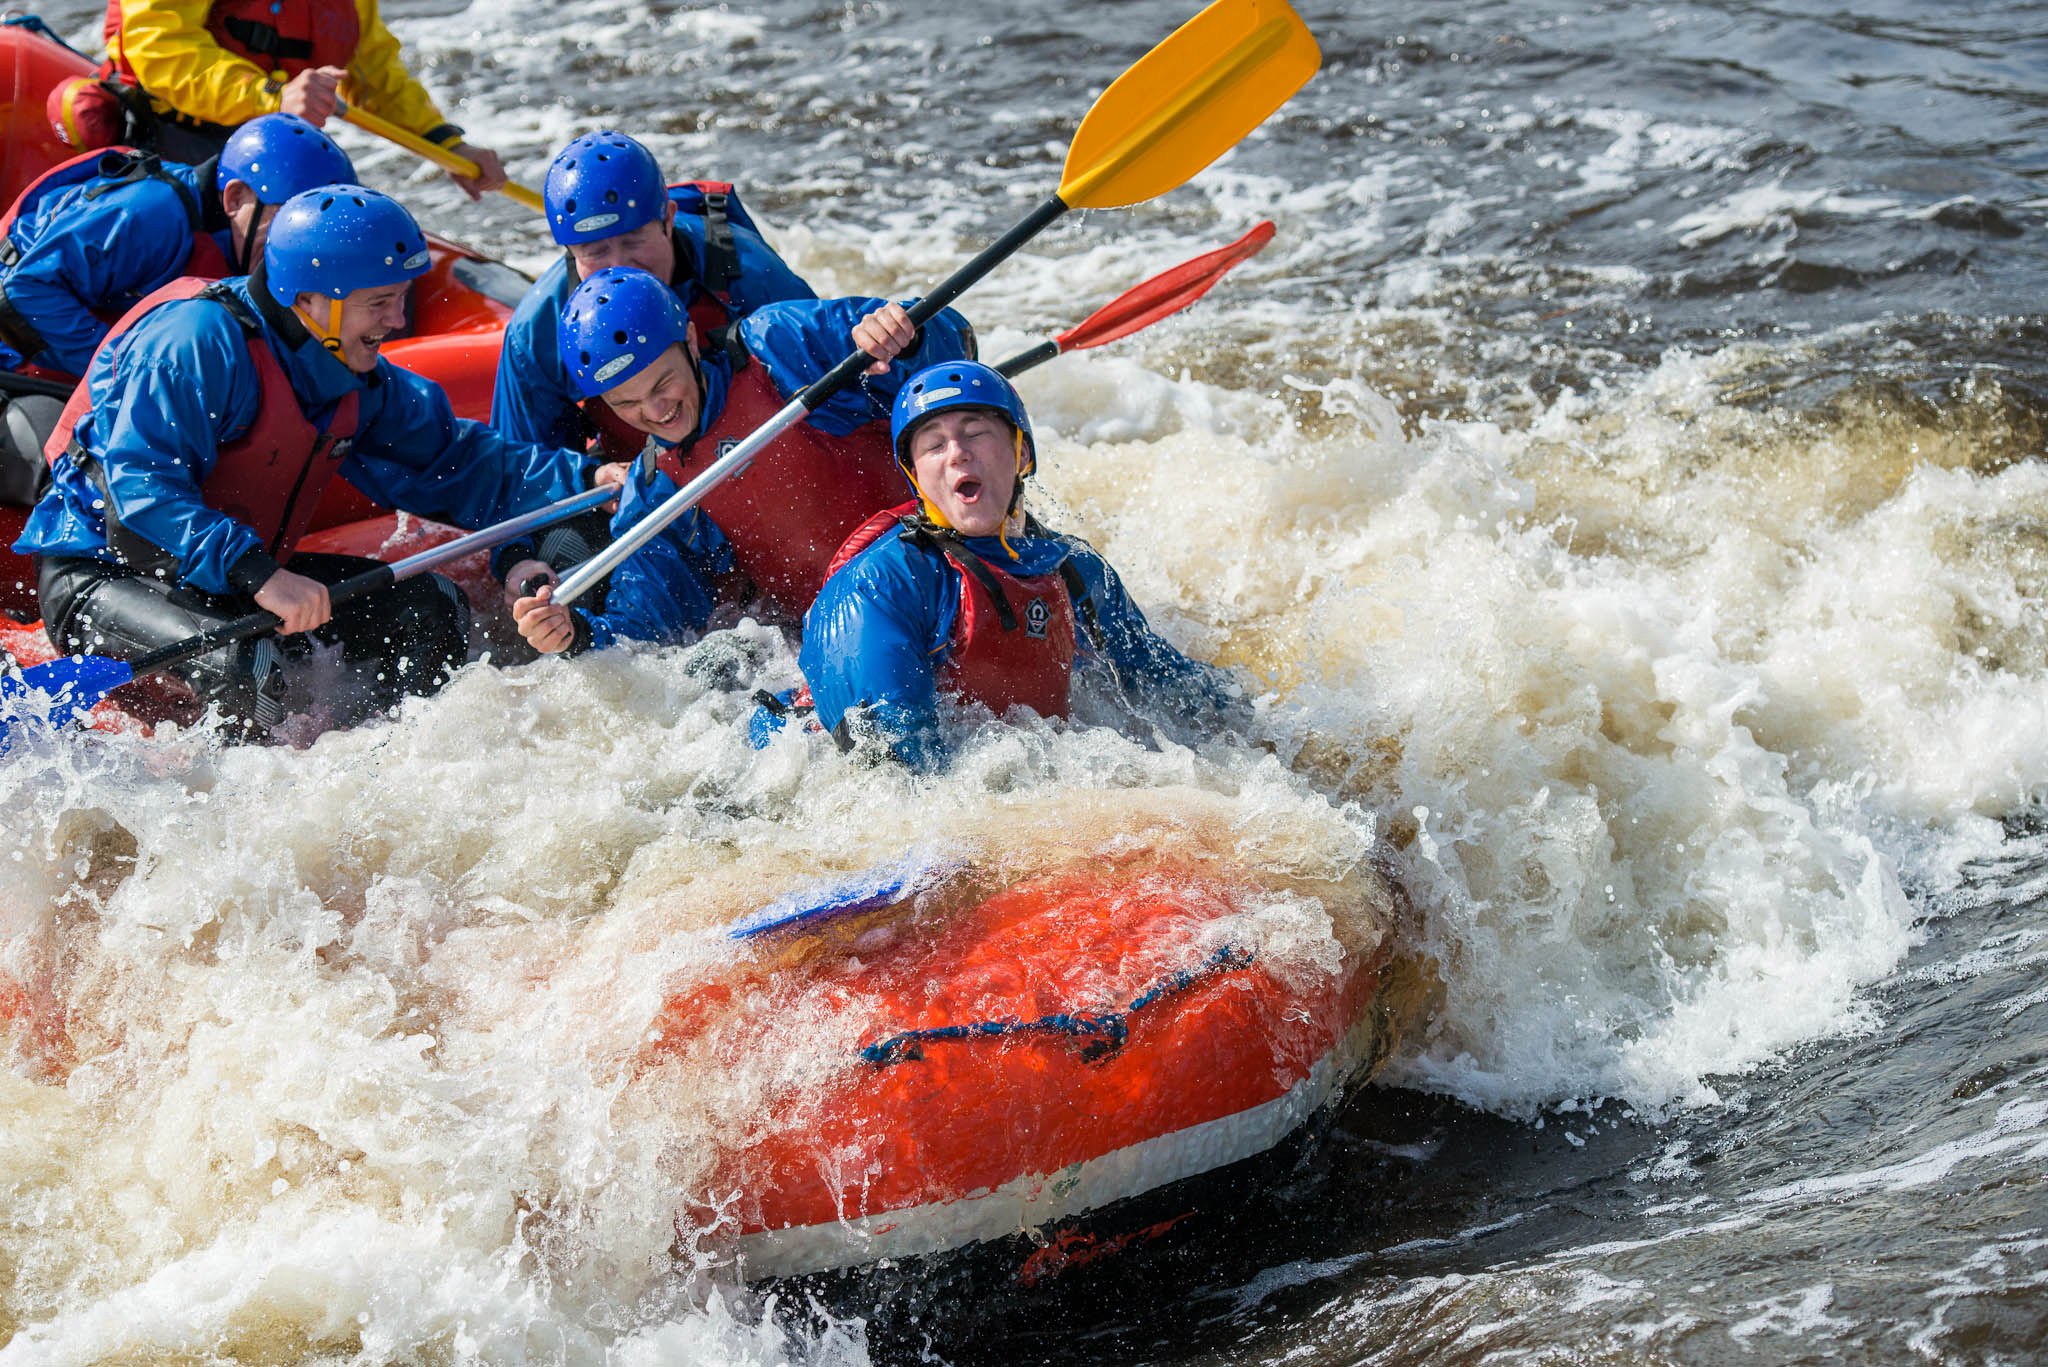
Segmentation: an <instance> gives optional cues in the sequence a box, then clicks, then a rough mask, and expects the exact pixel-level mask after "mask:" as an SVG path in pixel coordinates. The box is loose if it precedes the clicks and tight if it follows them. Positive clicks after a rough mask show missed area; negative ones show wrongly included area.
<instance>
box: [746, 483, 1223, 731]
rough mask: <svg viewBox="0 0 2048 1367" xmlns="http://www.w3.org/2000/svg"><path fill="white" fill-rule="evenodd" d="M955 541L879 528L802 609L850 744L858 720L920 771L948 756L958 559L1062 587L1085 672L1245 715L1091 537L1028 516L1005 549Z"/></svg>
mask: <svg viewBox="0 0 2048 1367" xmlns="http://www.w3.org/2000/svg"><path fill="white" fill-rule="evenodd" d="M954 547H955V550H954V553H953V554H946V553H942V551H941V550H940V548H939V547H938V546H937V545H935V544H934V543H933V542H931V541H927V540H919V539H917V538H915V537H914V536H911V537H906V536H902V535H897V534H893V533H892V534H885V535H881V536H879V537H877V538H876V539H875V540H874V541H872V542H871V543H870V544H869V545H867V546H866V548H865V549H863V550H860V551H859V552H858V553H857V554H855V555H854V556H853V558H852V559H850V560H848V561H847V562H846V563H845V564H844V565H843V566H842V567H841V568H840V569H839V571H838V572H837V573H835V574H834V575H832V577H831V578H829V579H827V580H826V581H825V587H824V588H823V589H822V590H821V591H820V592H819V594H818V598H817V601H816V602H814V603H813V604H812V605H811V610H810V612H808V613H807V614H806V615H805V617H804V638H803V646H802V649H801V651H800V653H799V655H798V664H799V666H800V667H801V668H802V670H803V675H804V680H805V682H806V684H807V685H808V687H809V691H810V696H811V702H812V704H813V705H814V706H815V707H816V709H817V719H818V723H819V725H820V726H822V727H823V728H824V729H825V730H827V731H830V732H832V733H833V734H834V735H835V736H836V737H839V738H840V739H841V741H842V743H848V744H850V743H851V739H852V737H851V735H850V732H851V730H852V729H853V728H854V727H856V726H858V727H860V728H863V729H871V730H872V731H874V732H875V733H877V734H879V736H880V737H881V738H882V739H883V740H884V741H885V742H886V743H887V744H888V746H889V748H890V750H891V752H892V753H894V755H895V756H896V757H897V758H898V759H900V760H902V761H903V762H904V763H906V764H908V765H910V766H911V767H913V768H915V769H919V770H930V769H933V768H936V767H938V766H940V765H941V764H943V762H944V761H945V758H946V749H945V744H944V741H943V739H942V737H941V735H940V731H939V684H940V678H941V675H942V673H943V672H944V671H945V670H946V668H947V666H948V664H949V663H951V660H950V657H951V655H952V653H953V652H954V650H955V649H956V648H958V647H959V645H960V643H961V635H960V632H959V631H958V630H957V628H958V627H959V625H960V622H959V618H960V615H961V612H962V605H963V603H966V602H967V601H968V599H969V597H970V594H969V586H968V585H967V584H966V582H965V576H964V575H963V573H962V564H961V563H956V556H957V555H971V556H973V557H974V558H976V559H978V560H980V561H982V562H984V563H985V564H986V565H988V566H991V567H999V568H1000V570H1001V573H1002V576H1003V577H1004V578H1005V579H1006V580H1013V581H1040V582H1050V583H1052V584H1056V585H1061V586H1063V587H1064V596H1065V598H1066V599H1067V608H1068V610H1070V612H1071V617H1070V620H1071V621H1073V622H1074V623H1075V624H1077V626H1078V628H1079V629H1078V630H1075V631H1074V633H1073V640H1074V645H1075V648H1076V656H1075V659H1074V666H1075V668H1076V670H1077V672H1078V670H1081V669H1091V670H1104V671H1106V672H1107V673H1108V675H1109V677H1110V678H1111V679H1112V680H1113V681H1114V683H1115V685H1116V686H1117V687H1118V688H1119V689H1120V690H1121V692H1122V693H1123V694H1124V696H1125V697H1127V698H1129V699H1130V700H1131V701H1133V702H1136V703H1143V704H1147V705H1150V706H1154V707H1158V708H1162V709H1165V710H1167V711H1169V712H1173V713H1178V714H1179V715H1180V716H1182V717H1183V718H1185V719H1186V720H1189V721H1192V722H1196V723H1204V722H1206V723H1209V724H1229V723H1231V722H1234V721H1236V720H1237V719H1238V718H1239V716H1240V715H1241V713H1242V709H1243V706H1244V705H1243V703H1242V701H1241V698H1240V695H1239V693H1238V690H1237V688H1236V687H1235V686H1234V685H1233V684H1232V683H1231V682H1230V680H1229V678H1228V676H1227V675H1225V674H1224V673H1223V672H1222V671H1221V670H1218V669H1216V668H1214V667H1213V666H1210V665H1205V664H1202V663H1199V662H1198V661H1195V660H1191V659H1189V658H1188V657H1187V656H1185V655H1183V654H1181V653H1180V652H1179V651H1178V650H1175V649H1174V648H1173V647H1172V646H1171V645H1169V644H1167V642H1166V641H1165V640H1163V639H1162V638H1161V637H1160V636H1159V635H1158V634H1157V633H1156V632H1154V631H1153V630H1152V628H1151V625H1150V624H1149V623H1147V622H1146V620H1145V614H1144V613H1143V612H1141V611H1140V610H1139V609H1138V605H1137V604H1136V603H1133V602H1132V601H1131V598H1130V595H1129V594H1128V593H1126V592H1125V591H1124V586H1123V582H1122V581H1121V580H1120V579H1118V578H1117V574H1116V571H1115V570H1113V569H1111V568H1110V566H1109V563H1108V562H1107V561H1105V560H1104V559H1103V558H1102V556H1101V555H1100V554H1098V553H1097V552H1096V551H1095V549H1094V548H1093V547H1092V546H1090V545H1088V543H1087V542H1085V541H1082V540H1081V539H1079V538H1078V537H1071V536H1059V535H1055V534H1052V533H1049V532H1047V531H1045V530H1044V529H1043V528H1041V527H1039V526H1037V525H1036V524H1035V523H1027V526H1026V530H1025V533H1024V534H1023V535H1022V536H1016V537H1011V538H1010V539H1009V543H1008V549H1007V550H1006V549H1005V546H1004V542H1003V541H1002V540H1001V539H1000V538H997V537H993V536H989V537H967V538H955V539H954ZM1011 552H1014V555H1012V554H1011ZM968 568H969V569H970V570H972V569H973V568H974V567H973V566H972V565H971V564H970V565H968ZM1026 630H1027V631H1028V630H1029V628H1028V627H1027V628H1026ZM1040 630H1041V632H1042V630H1043V628H1042V627H1041V628H1040ZM1019 639H1021V634H1020V637H1019ZM773 729H776V723H774V722H772V721H770V722H765V723H764V722H763V720H762V719H761V718H760V717H757V718H756V725H755V727H754V731H755V738H756V740H757V741H761V740H764V739H765V737H766V734H767V733H768V732H770V731H772V730H773Z"/></svg>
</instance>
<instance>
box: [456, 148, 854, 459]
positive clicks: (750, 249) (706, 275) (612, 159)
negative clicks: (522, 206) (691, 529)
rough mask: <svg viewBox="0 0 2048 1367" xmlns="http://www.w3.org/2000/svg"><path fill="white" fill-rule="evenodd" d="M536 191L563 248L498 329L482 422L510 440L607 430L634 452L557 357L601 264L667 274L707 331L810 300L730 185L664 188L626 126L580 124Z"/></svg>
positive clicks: (616, 445) (554, 439)
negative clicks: (574, 308) (566, 316)
mask: <svg viewBox="0 0 2048 1367" xmlns="http://www.w3.org/2000/svg"><path fill="white" fill-rule="evenodd" d="M541 197H542V199H543V201H544V202H545V206H546V210H547V220H548V231H549V232H550V233H552V234H553V235H554V239H555V242H556V243H557V244H558V245H560V246H561V247H562V248H563V257H562V259H561V260H560V261H557V262H556V263H555V264H554V265H553V266H551V267H549V268H548V270H547V271H546V273H545V274H543V275H542V276H541V278H540V279H539V281H537V282H536V283H535V284H534V286H533V288H532V289H531V290H529V291H527V294H526V298H525V299H523V300H522V301H521V302H520V305H519V308H518V310H517V311H516V312H515V313H514V314H513V315H512V322H511V324H510V325H509V326H507V328H506V329H505V349H504V351H503V352H502V353H500V355H499V358H498V383H497V391H496V393H495V394H494V395H493V396H492V400H491V422H492V425H493V426H495V427H496V428H497V429H498V430H499V431H500V432H503V433H504V434H505V435H506V436H508V437H510V438H512V439H513V440H514V441H539V442H548V443H550V444H553V445H557V446H581V445H583V444H584V443H586V442H588V441H589V440H590V439H591V438H592V437H593V436H598V435H608V436H610V437H611V438H613V440H612V441H611V443H610V445H611V447H612V448H613V449H612V454H614V455H618V456H627V455H631V454H632V453H633V452H634V451H636V450H638V449H639V446H640V438H639V437H637V436H631V437H628V436H627V435H626V434H625V433H624V431H623V429H622V428H621V427H620V426H619V425H618V424H617V423H612V422H609V415H608V414H606V413H604V412H603V411H602V409H601V408H593V409H591V410H590V411H589V412H588V413H586V412H585V411H583V409H582V406H581V398H582V396H581V395H580V394H578V393H577V392H576V390H575V386H574V385H573V384H572V383H571V380H570V376H569V371H568V367H567V366H566V365H565V364H564V362H563V359H562V350H561V344H560V341H559V337H558V331H559V327H560V323H561V316H562V309H563V307H564V306H565V305H566V304H567V303H568V301H569V295H570V293H571V292H572V291H573V290H575V288H576V286H577V285H578V284H579V283H580V282H581V281H582V280H583V279H585V278H586V277H588V276H590V275H594V274H596V273H597V272H598V271H601V270H604V269H606V268H608V267H614V266H620V267H637V268H638V269H640V270H643V271H646V272H647V273H648V274H650V275H652V276H653V277H654V278H655V279H657V280H660V281H662V282H664V283H665V284H667V285H668V286H669V287H670V288H671V289H672V290H673V291H674V292H675V295H676V298H677V300H678V301H679V302H680V303H681V305H682V307H683V308H684V309H685V310H688V311H689V313H690V316H691V317H692V318H694V319H695V320H696V322H697V326H698V331H699V333H700V335H702V336H704V337H709V336H710V335H711V333H712V332H713V331H715V330H716V329H717V328H720V327H723V326H724V325H725V324H726V323H727V322H729V321H730V320H732V319H733V318H737V317H741V316H743V315H745V314H748V313H751V312H753V311H754V310H755V309H757V308H759V307H761V305H763V304H767V303H771V302H773V301H775V300H778V299H815V298H816V297H817V295H816V293H815V292H814V291H813V290H812V289H811V287H810V286H809V285H807V284H805V283H804V282H803V281H802V280H801V279H799V278H798V277H797V275H796V274H795V272H793V271H791V270H790V268H789V267H788V266H787V265H785V264H784V263H783V260H782V258H781V257H780V256H777V255H776V254H775V249H774V248H773V247H770V246H769V245H768V243H767V242H766V241H765V240H764V239H763V238H762V236H761V234H760V232H759V231H758V230H757V229H756V228H755V226H754V221H753V219H752V218H751V217H749V216H748V214H747V211H746V208H745V207H744V206H743V205H741V203H740V201H739V196H738V195H737V194H736V193H735V192H734V191H733V188H732V186H730V185H725V184H721V183H717V182H712V181H695V182H685V183H682V184H678V185H669V184H667V183H666V182H665V181H664V180H663V178H662V174H661V167H660V166H659V165H658V164H657V163H656V162H655V160H654V154H653V153H651V152H649V151H648V150H647V149H646V148H645V147H643V146H641V145H640V144H639V143H638V142H636V141H634V140H633V139H632V138H629V137H627V136H626V135H625V134H623V133H616V132H612V131H610V130H608V129H607V130H604V131H601V132H596V133H585V134H584V135H583V136H582V137H579V138H577V139H576V140H575V141H573V142H571V143H570V144H569V145H568V146H567V147H565V148H563V149H562V150H561V152H560V153H559V154H558V155H557V156H556V157H555V159H554V161H553V162H552V163H551V164H550V165H549V166H548V174H547V180H546V181H545V182H544V183H543V185H542V187H541Z"/></svg>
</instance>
